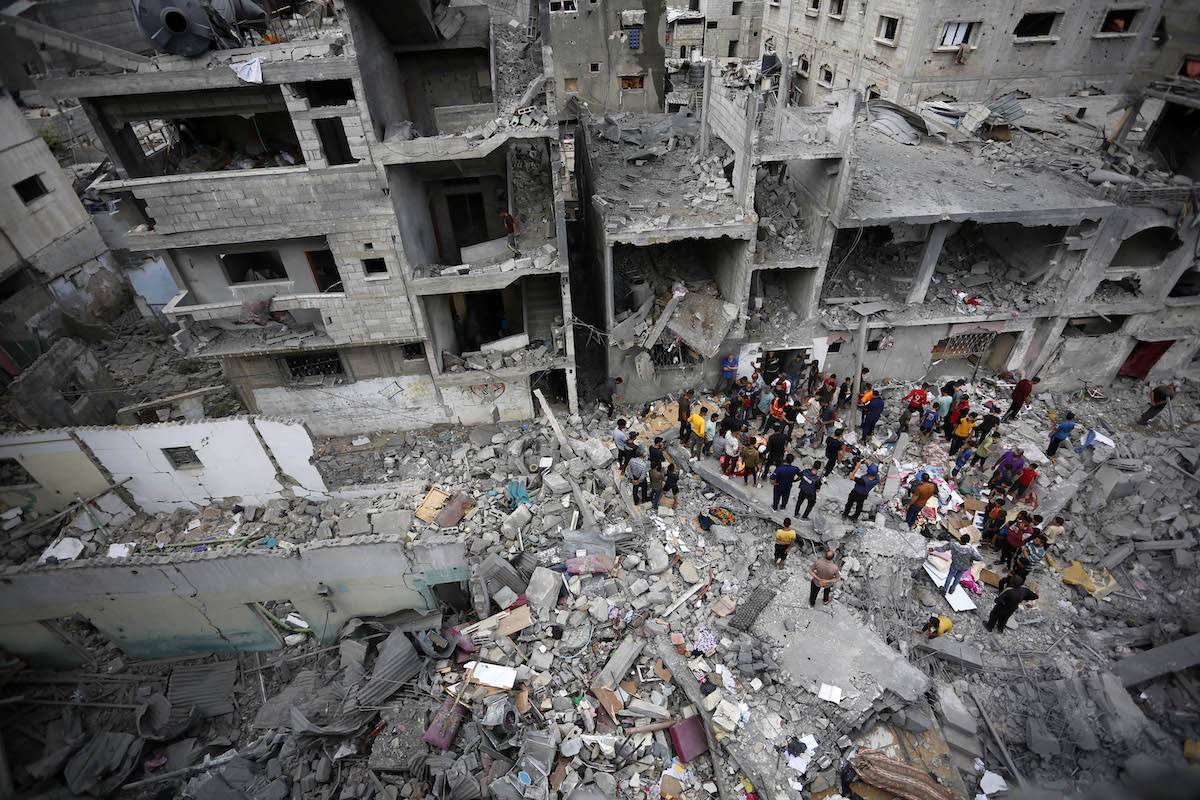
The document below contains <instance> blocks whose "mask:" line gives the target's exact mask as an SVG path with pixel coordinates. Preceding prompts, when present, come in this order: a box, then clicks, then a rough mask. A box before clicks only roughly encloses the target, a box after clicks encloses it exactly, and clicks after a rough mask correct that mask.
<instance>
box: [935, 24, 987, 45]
mask: <svg viewBox="0 0 1200 800" xmlns="http://www.w3.org/2000/svg"><path fill="white" fill-rule="evenodd" d="M978 24H979V23H977V22H947V23H946V25H945V27H944V28H942V39H941V42H940V43H939V44H938V47H959V46H961V45H974V44H975V42H974V41H973V40H972V34H974V33H975V28H976V26H977V25H978Z"/></svg>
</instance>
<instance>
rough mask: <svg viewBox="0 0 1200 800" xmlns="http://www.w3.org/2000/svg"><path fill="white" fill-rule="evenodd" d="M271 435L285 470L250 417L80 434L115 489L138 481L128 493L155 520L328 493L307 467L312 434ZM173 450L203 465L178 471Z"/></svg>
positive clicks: (292, 428) (293, 430) (291, 428)
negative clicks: (188, 451) (218, 506)
mask: <svg viewBox="0 0 1200 800" xmlns="http://www.w3.org/2000/svg"><path fill="white" fill-rule="evenodd" d="M270 430H271V436H272V438H273V439H274V441H275V442H276V443H277V444H279V445H281V446H282V447H283V450H282V452H281V456H282V458H281V459H277V461H278V462H279V463H280V469H279V470H277V469H276V468H275V465H274V464H272V461H271V450H269V449H268V448H267V447H266V446H264V444H263V442H262V440H260V439H259V437H258V435H257V433H256V426H255V420H253V419H248V418H243V417H237V418H226V419H205V420H197V421H195V422H180V423H162V424H159V425H138V426H131V427H120V428H116V427H112V428H80V429H78V430H77V431H76V432H75V434H76V436H78V437H79V441H80V442H82V443H83V445H85V446H86V447H87V448H88V450H89V451H90V452H91V453H92V455H93V456H94V458H95V459H96V461H97V462H98V463H99V465H100V466H101V467H102V468H103V469H104V470H105V471H106V472H107V473H108V474H109V475H111V476H112V478H113V480H114V481H117V482H120V481H123V480H125V479H126V478H129V479H130V480H129V482H128V483H126V484H125V489H126V490H127V491H128V492H129V494H130V495H131V496H132V498H133V500H134V502H135V503H137V504H138V505H139V506H141V507H142V508H143V509H145V510H146V511H149V512H158V511H170V510H172V509H175V508H192V507H197V506H201V505H206V504H208V503H212V502H214V501H216V500H219V499H222V498H230V497H239V498H241V499H242V501H243V502H246V503H254V504H262V503H266V502H267V501H269V500H271V499H273V498H276V497H282V496H284V495H285V494H296V495H302V496H307V495H319V494H321V493H323V492H324V491H325V485H324V483H323V482H322V481H321V480H320V476H319V475H317V474H316V473H315V471H314V470H312V469H311V468H309V467H307V466H305V465H303V464H302V462H301V461H300V459H301V458H306V457H307V455H308V454H310V453H311V447H312V443H311V440H309V437H308V435H307V432H306V431H305V430H304V427H303V426H302V425H299V424H297V423H284V424H283V427H282V428H281V427H280V425H279V424H276V425H273V426H270ZM171 447H190V448H192V450H193V451H194V452H195V454H196V457H197V458H199V459H200V462H201V465H200V466H184V467H180V468H175V467H172V466H171V463H170V461H168V460H167V457H166V455H165V454H164V452H163V448H171ZM285 464H286V465H287V466H286V467H285V466H284V465H285ZM289 470H295V474H293V472H291V471H289ZM289 487H290V491H289Z"/></svg>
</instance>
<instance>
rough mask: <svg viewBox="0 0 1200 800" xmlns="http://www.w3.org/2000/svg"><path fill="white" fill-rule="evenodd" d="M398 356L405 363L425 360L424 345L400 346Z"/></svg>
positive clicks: (410, 343)
mask: <svg viewBox="0 0 1200 800" xmlns="http://www.w3.org/2000/svg"><path fill="white" fill-rule="evenodd" d="M400 355H401V356H403V358H404V360H405V361H416V360H417V359H421V358H425V345H424V344H423V343H421V342H409V343H408V344H402V345H400Z"/></svg>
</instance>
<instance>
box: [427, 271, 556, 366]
mask: <svg viewBox="0 0 1200 800" xmlns="http://www.w3.org/2000/svg"><path fill="white" fill-rule="evenodd" d="M558 286H559V283H558V279H557V277H556V276H551V275H547V276H529V277H526V278H522V279H521V280H519V281H516V282H514V283H511V284H509V285H508V286H505V287H504V288H502V289H489V290H484V291H474V292H456V293H453V294H436V295H427V296H425V297H423V298H422V301H423V303H424V305H425V315H426V319H427V321H428V323H429V335H430V338H431V340H432V344H433V348H434V352H435V354H436V359H437V363H438V366H439V368H440V369H441V370H442V372H464V371H468V370H473V369H474V370H489V369H490V370H494V369H501V368H504V367H516V366H525V367H528V368H530V369H533V368H535V367H537V366H538V365H539V364H545V363H546V362H548V361H550V360H552V359H554V358H556V357H558V356H559V355H561V354H562V351H563V349H564V348H565V341H566V340H565V336H566V333H565V327H564V325H563V316H562V313H563V312H562V298H561V295H560V294H559V291H558Z"/></svg>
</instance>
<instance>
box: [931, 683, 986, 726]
mask: <svg viewBox="0 0 1200 800" xmlns="http://www.w3.org/2000/svg"><path fill="white" fill-rule="evenodd" d="M937 700H938V710H939V711H941V713H942V719H943V720H944V721H945V723H946V724H947V725H949V726H951V727H953V728H957V729H958V730H960V731H962V732H963V733H967V734H972V735H974V734H976V733H978V730H977V728H976V722H975V715H974V714H972V713H971V712H970V711H969V710H967V705H966V703H964V702H963V701H962V699H961V698H960V697H959V696H958V694H957V693H955V691H954V689H952V688H950V687H949V686H939V687H937Z"/></svg>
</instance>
